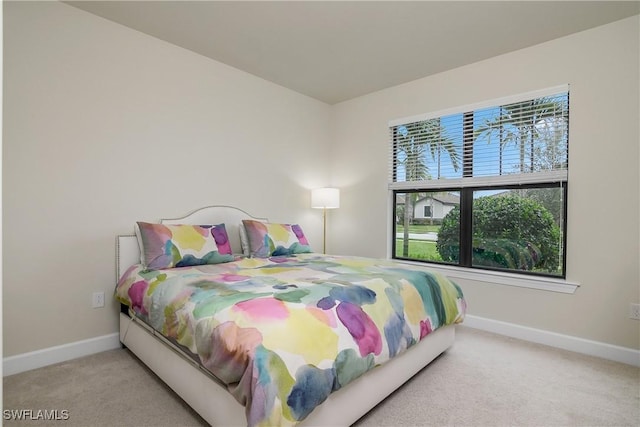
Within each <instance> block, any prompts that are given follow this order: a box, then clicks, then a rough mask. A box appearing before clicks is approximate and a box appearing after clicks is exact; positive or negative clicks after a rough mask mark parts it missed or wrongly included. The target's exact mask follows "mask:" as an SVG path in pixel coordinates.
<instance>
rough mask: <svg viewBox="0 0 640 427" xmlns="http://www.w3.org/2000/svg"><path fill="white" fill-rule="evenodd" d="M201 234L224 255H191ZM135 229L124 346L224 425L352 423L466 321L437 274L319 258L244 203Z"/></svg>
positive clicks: (120, 239) (119, 243)
mask: <svg viewBox="0 0 640 427" xmlns="http://www.w3.org/2000/svg"><path fill="white" fill-rule="evenodd" d="M190 226H193V228H195V229H196V230H197V231H198V232H199V233H201V234H202V235H204V234H207V233H208V234H207V236H206V238H205V240H206V243H203V244H204V245H208V244H209V242H210V241H213V243H211V244H212V245H213V246H212V247H213V248H214V249H215V251H209V252H207V254H206V256H200V255H201V254H202V253H204V252H203V251H202V248H200V249H199V250H200V251H201V252H199V253H194V254H195V255H191V254H189V255H184V254H185V253H186V252H189V250H188V249H185V248H186V247H187V246H188V245H187V244H186V243H184V242H187V241H191V240H189V239H190V238H191V237H189V236H187V234H185V233H187V232H189V233H192V232H193V230H192V229H191V228H190ZM202 227H204V231H203V229H202ZM135 230H136V233H135V234H132V235H123V236H117V240H116V258H117V262H116V269H117V276H118V278H119V280H118V284H117V286H116V291H115V296H116V298H117V299H118V300H119V301H120V303H121V312H120V341H121V343H122V344H123V346H125V347H127V348H128V349H129V350H130V351H131V352H132V353H133V354H135V355H136V357H138V358H139V359H140V360H141V361H142V362H143V363H144V364H145V365H146V366H148V367H149V368H150V369H151V370H152V371H153V372H154V373H155V374H156V375H157V376H158V377H159V378H160V379H162V380H163V381H164V382H165V383H166V384H167V385H168V386H169V387H171V388H172V389H173V390H174V391H175V392H176V393H177V394H178V395H179V396H180V397H181V398H182V399H183V400H184V401H185V402H187V404H189V405H190V406H191V407H192V408H193V409H194V410H195V411H196V412H197V413H198V414H200V416H202V418H203V419H204V420H206V421H207V422H208V423H209V424H211V425H213V426H246V425H249V426H258V425H261V426H262V425H269V426H271V425H301V426H332V427H335V426H349V425H351V424H353V423H355V422H356V421H357V420H358V419H359V418H360V417H362V416H363V415H364V414H366V413H367V412H368V411H369V410H371V409H372V408H373V407H375V406H376V405H377V404H378V403H379V402H380V401H382V400H383V399H384V398H386V397H387V396H388V395H389V394H390V393H392V392H393V391H394V390H396V389H397V388H398V387H400V386H401V385H402V384H403V383H405V382H406V381H407V380H408V379H410V378H411V377H412V376H413V375H415V374H416V373H417V372H418V371H419V370H421V369H422V368H424V367H425V366H426V365H427V364H429V363H430V362H431V361H432V360H434V359H435V358H436V357H437V356H438V355H440V354H441V353H442V352H444V351H445V350H446V349H447V348H449V347H450V346H451V345H452V344H453V342H454V338H455V324H456V323H460V322H462V320H463V318H464V313H465V311H466V303H465V300H464V298H463V296H462V293H461V291H460V288H459V287H458V286H457V285H456V284H455V283H453V282H450V281H449V280H448V279H446V278H445V277H443V276H440V275H438V274H437V273H432V272H429V271H428V270H425V269H424V268H422V267H419V266H413V265H408V264H400V263H394V262H392V261H387V260H374V259H368V258H360V257H343V256H331V255H324V254H319V253H315V252H313V251H312V250H311V247H310V245H309V244H308V242H307V240H306V237H305V236H304V232H303V231H302V229H301V228H300V227H299V226H297V225H295V224H293V225H292V224H272V223H269V221H268V219H267V218H260V217H254V216H252V215H250V214H248V213H246V212H244V211H243V210H241V209H238V208H235V207H229V206H209V207H206V208H202V209H198V210H196V211H194V212H192V213H190V214H188V215H187V216H184V217H181V218H174V219H163V220H160V221H159V222H158V223H155V224H153V223H144V222H138V223H136V226H135ZM163 233H164V234H163ZM166 233H173V237H169V238H167V237H166ZM178 234H180V239H182V240H180V239H178V237H177V236H178ZM185 236H186V237H185ZM212 236H213V237H212ZM196 237H197V238H198V239H200V237H199V236H196ZM158 239H160V240H162V242H160V243H161V244H160V246H161V250H159V251H158V246H159V245H158V244H157V243H159V241H158ZM178 241H180V242H183V243H176V242H178ZM292 242H293V243H292ZM174 244H175V245H178V246H179V245H180V244H182V245H183V246H182V247H178V248H176V247H175V246H171V247H169V245H174ZM150 247H153V248H155V249H153V250H151V249H149V248H150ZM208 249H211V247H208ZM208 249H207V250H208ZM154 250H155V251H156V252H153V251H154ZM180 250H182V251H183V252H182V254H181V253H180ZM205 252H206V251H205ZM214 252H215V253H214ZM199 254H200V255H199ZM154 257H155V258H154ZM185 260H187V261H188V262H185ZM154 263H155V264H154ZM167 266H169V267H167ZM383 303H384V305H383Z"/></svg>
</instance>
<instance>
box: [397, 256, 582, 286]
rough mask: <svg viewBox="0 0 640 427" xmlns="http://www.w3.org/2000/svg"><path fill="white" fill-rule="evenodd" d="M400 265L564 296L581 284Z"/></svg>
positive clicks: (450, 268)
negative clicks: (558, 293)
mask: <svg viewBox="0 0 640 427" xmlns="http://www.w3.org/2000/svg"><path fill="white" fill-rule="evenodd" d="M395 261H397V262H400V263H405V264H411V265H421V266H424V267H427V268H429V269H431V270H434V271H437V272H439V273H441V274H444V275H445V276H447V277H449V278H451V279H453V280H454V281H455V279H464V280H473V281H476V282H485V283H491V284H496V285H505V286H516V287H520V288H529V289H540V290H543V291H550V292H560V293H563V294H573V293H575V292H576V290H577V289H578V288H579V287H580V284H578V283H575V282H570V281H567V280H565V279H555V278H552V277H541V276H524V275H521V274H512V273H503V272H500V271H487V270H482V271H480V270H472V269H468V268H463V267H455V266H448V265H440V264H429V263H424V262H413V261H406V260H395Z"/></svg>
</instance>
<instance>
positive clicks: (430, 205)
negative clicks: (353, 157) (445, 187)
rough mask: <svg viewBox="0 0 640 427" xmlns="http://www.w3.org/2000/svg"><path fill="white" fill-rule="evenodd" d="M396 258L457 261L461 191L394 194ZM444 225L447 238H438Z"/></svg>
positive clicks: (454, 262)
mask: <svg viewBox="0 0 640 427" xmlns="http://www.w3.org/2000/svg"><path fill="white" fill-rule="evenodd" d="M395 214H396V227H395V230H396V239H395V254H394V257H395V258H404V259H411V260H420V261H433V262H445V263H451V264H457V263H458V254H459V252H460V237H459V236H460V232H459V230H460V193H459V192H447V191H425V192H402V193H400V192H398V193H396V194H395ZM443 224H445V225H446V227H445V232H444V235H446V239H442V244H441V241H440V236H441V234H442V232H441V230H442V227H443Z"/></svg>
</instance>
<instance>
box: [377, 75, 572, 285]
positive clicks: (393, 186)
mask: <svg viewBox="0 0 640 427" xmlns="http://www.w3.org/2000/svg"><path fill="white" fill-rule="evenodd" d="M564 92H566V93H567V96H568V95H569V85H562V86H556V87H552V88H548V89H543V90H540V91H533V92H528V93H524V94H520V95H515V96H510V97H503V98H499V99H493V100H489V101H486V102H483V103H477V104H474V105H468V106H462V107H457V108H453V109H448V110H444V111H438V112H434V113H429V114H423V115H418V116H412V117H408V118H404V119H398V120H393V121H390V122H389V129H390V130H391V129H395V128H396V127H398V126H401V125H404V124H410V123H415V122H419V121H427V120H431V119H435V118H442V117H446V116H449V115H455V114H462V116H463V122H465V121H467V120H469V115H470V118H471V120H473V114H474V113H475V112H476V111H477V110H481V109H484V108H493V107H499V106H502V105H506V104H510V103H514V102H524V101H528V100H534V99H536V98H543V97H548V96H551V95H557V94H559V93H564ZM568 124H569V123H567V125H568ZM566 131H567V138H568V132H569V128H568V127H567V130H566ZM396 135H397V134H396V133H395V131H394V133H393V135H392V136H391V138H392V141H390V142H391V143H390V149H391V153H390V156H389V158H390V160H389V161H390V176H389V194H390V196H389V210H390V213H391V215H390V224H391V225H390V235H389V237H390V238H389V239H388V242H389V243H390V245H389V246H390V247H389V251H388V252H389V257H390V258H392V259H394V260H397V261H400V262H408V263H412V264H413V263H417V264H420V265H422V264H429V265H434V266H435V265H437V266H439V267H442V268H444V269H446V270H448V271H451V269H452V268H453V269H454V270H458V269H462V270H463V271H464V270H466V271H474V272H476V271H477V272H480V273H489V274H491V275H494V274H499V275H507V277H509V276H516V277H523V278H524V277H526V278H531V279H532V280H533V282H539V281H540V279H542V280H543V281H550V282H552V283H558V281H559V283H563V284H566V283H569V282H567V281H566V277H567V206H568V203H567V196H568V181H569V180H568V166H567V167H566V168H564V169H563V170H550V171H545V172H535V173H526V174H518V175H517V179H515V180H514V175H501V176H491V177H471V176H470V173H469V171H468V169H467V168H468V163H467V160H468V159H469V158H470V159H471V161H472V162H473V155H472V156H470V157H467V156H463V157H462V161H461V164H462V166H461V167H462V177H461V178H457V179H456V178H453V179H441V180H438V179H436V180H424V181H413V182H411V181H402V182H397V181H396V178H397V169H396V168H395V165H396V162H397V160H396V159H395V157H394V155H395V150H396V142H395V141H396V140H395V138H396ZM466 135H467V134H466V133H465V134H464V140H463V150H464V147H466V148H467V149H468V147H469V144H471V145H472V144H473V139H471V140H469V139H468V138H467V137H466ZM566 149H567V162H568V146H567V147H566ZM471 150H472V151H473V149H471ZM514 181H517V183H514ZM425 183H426V184H429V185H424V184H425ZM553 187H556V188H560V190H561V191H562V193H561V199H562V200H561V203H562V211H563V218H562V227H561V233H562V234H561V239H562V242H561V243H562V254H561V255H562V257H561V260H560V263H561V265H559V269H560V270H561V274H554V273H545V272H540V271H525V270H515V269H505V268H496V267H490V266H478V265H473V263H472V257H471V255H472V246H473V245H472V232H473V230H472V227H473V224H472V204H473V194H474V192H475V191H482V190H495V189H500V190H510V189H531V188H553ZM435 191H437V192H446V191H450V192H459V194H460V244H461V250H460V255H459V261H458V263H457V264H455V263H450V262H444V261H443V262H438V261H434V260H418V259H413V258H404V257H398V256H396V250H397V247H396V246H397V237H396V236H397V234H396V233H397V223H396V220H395V218H396V208H397V206H396V200H397V195H398V194H408V193H421V192H426V193H429V192H435ZM525 282H526V280H525ZM573 285H574V286H573V288H564V289H562V290H561V291H562V292H565V291H566V290H567V289H573V290H574V291H575V288H576V287H577V286H578V285H577V284H573ZM526 287H535V288H538V287H539V286H526ZM542 288H546V287H545V286H542ZM552 288H553V286H552ZM550 290H557V289H550Z"/></svg>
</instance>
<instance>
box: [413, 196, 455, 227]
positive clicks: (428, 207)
mask: <svg viewBox="0 0 640 427" xmlns="http://www.w3.org/2000/svg"><path fill="white" fill-rule="evenodd" d="M459 205H460V197H459V196H457V195H454V194H429V195H427V197H423V198H421V199H418V200H417V201H416V203H415V206H414V207H413V218H414V219H433V220H439V221H441V220H442V219H443V218H444V217H445V216H446V215H447V214H448V213H449V212H450V211H451V210H452V209H453V208H455V207H456V206H459Z"/></svg>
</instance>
